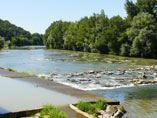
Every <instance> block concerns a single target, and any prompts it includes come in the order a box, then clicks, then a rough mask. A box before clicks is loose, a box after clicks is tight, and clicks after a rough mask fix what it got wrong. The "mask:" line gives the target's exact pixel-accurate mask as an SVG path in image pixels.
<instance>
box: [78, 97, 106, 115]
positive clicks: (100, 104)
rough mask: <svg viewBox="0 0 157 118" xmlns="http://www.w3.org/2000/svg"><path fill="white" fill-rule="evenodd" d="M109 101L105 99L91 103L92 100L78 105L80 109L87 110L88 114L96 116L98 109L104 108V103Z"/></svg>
mask: <svg viewBox="0 0 157 118" xmlns="http://www.w3.org/2000/svg"><path fill="white" fill-rule="evenodd" d="M106 103H107V102H106V101H105V100H102V99H100V100H98V101H97V102H96V103H90V102H82V101H81V102H79V103H78V104H77V105H76V107H77V108H79V109H80V110H82V111H84V112H87V113H88V114H92V115H93V116H95V117H98V115H97V114H96V112H95V111H96V110H102V109H103V108H104V105H105V104H106Z"/></svg>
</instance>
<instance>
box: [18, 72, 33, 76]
mask: <svg viewBox="0 0 157 118" xmlns="http://www.w3.org/2000/svg"><path fill="white" fill-rule="evenodd" d="M21 73H22V74H25V75H27V76H34V75H32V74H30V73H27V72H21Z"/></svg>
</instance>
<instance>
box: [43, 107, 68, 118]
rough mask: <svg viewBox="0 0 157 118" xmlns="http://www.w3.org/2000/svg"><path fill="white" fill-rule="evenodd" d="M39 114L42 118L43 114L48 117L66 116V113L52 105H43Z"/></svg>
mask: <svg viewBox="0 0 157 118" xmlns="http://www.w3.org/2000/svg"><path fill="white" fill-rule="evenodd" d="M40 116H41V118H44V116H48V118H67V115H66V114H64V113H62V112H61V111H60V110H59V109H58V108H56V107H54V106H52V105H44V106H43V110H42V111H41V115H40Z"/></svg>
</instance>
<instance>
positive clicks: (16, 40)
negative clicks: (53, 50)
mask: <svg viewBox="0 0 157 118" xmlns="http://www.w3.org/2000/svg"><path fill="white" fill-rule="evenodd" d="M5 44H6V45H7V46H8V47H11V46H24V45H43V35H41V34H38V33H34V34H31V33H30V32H29V31H26V30H24V29H22V28H21V27H17V26H16V25H13V24H11V23H10V22H9V21H6V20H5V21H4V20H1V19H0V48H3V47H4V45H5Z"/></svg>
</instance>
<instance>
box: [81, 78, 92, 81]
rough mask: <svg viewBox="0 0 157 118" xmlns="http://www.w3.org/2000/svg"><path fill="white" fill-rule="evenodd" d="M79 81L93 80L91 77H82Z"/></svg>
mask: <svg viewBox="0 0 157 118" xmlns="http://www.w3.org/2000/svg"><path fill="white" fill-rule="evenodd" d="M79 81H91V79H89V78H80V79H79Z"/></svg>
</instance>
